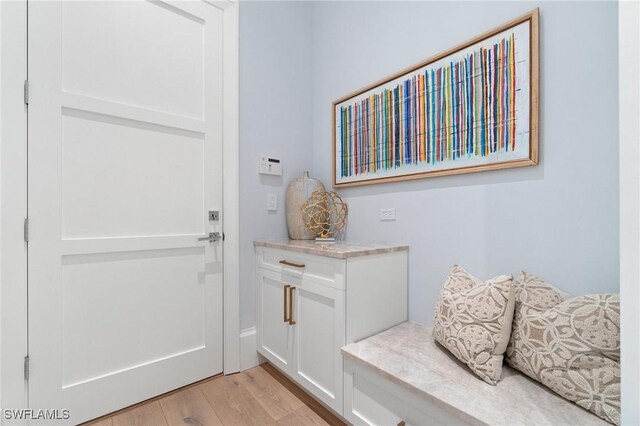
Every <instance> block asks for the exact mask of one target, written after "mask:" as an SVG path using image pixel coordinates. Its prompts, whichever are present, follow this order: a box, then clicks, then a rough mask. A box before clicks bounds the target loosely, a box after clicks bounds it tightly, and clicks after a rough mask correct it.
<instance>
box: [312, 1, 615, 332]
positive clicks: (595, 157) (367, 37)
mask: <svg viewBox="0 0 640 426" xmlns="http://www.w3.org/2000/svg"><path fill="white" fill-rule="evenodd" d="M538 6H539V7H540V39H541V44H540V63H541V67H540V71H541V72H540V74H541V81H540V99H541V103H540V144H541V146H540V149H541V151H540V152H541V161H540V165H538V166H536V167H528V168H522V169H510V170H503V171H492V172H483V173H474V174H468V175H459V176H452V177H437V178H431V179H423V180H419V181H411V182H403V183H389V184H379V185H371V186H368V187H359V188H351V189H344V190H341V191H340V193H341V194H342V195H343V197H344V198H345V199H346V201H347V202H348V204H349V224H348V236H347V238H349V239H352V240H381V241H398V242H405V243H408V244H409V245H410V246H411V248H410V283H409V299H410V300H409V312H410V317H411V318H412V319H414V320H416V321H419V322H421V323H430V322H431V319H432V313H433V308H434V306H435V303H436V301H437V296H438V291H439V288H440V286H441V284H442V282H443V280H444V278H445V275H446V273H447V271H448V269H449V268H450V267H451V265H452V264H454V263H459V264H461V265H463V266H464V267H466V268H468V269H469V270H470V271H471V272H473V273H474V274H477V275H478V276H479V277H483V278H489V277H491V276H493V275H496V274H501V273H513V274H516V273H518V272H519V270H521V269H525V270H527V271H530V272H532V273H535V274H539V275H541V276H543V277H544V278H546V279H547V280H549V281H550V282H553V283H555V284H556V285H557V286H558V287H560V288H562V289H564V290H565V291H568V292H570V293H574V294H584V293H590V292H605V291H618V286H619V283H618V121H617V120H618V111H617V108H618V95H617V87H618V86H617V71H618V65H617V64H618V62H617V60H618V57H617V42H618V40H617V5H616V4H615V3H591V2H584V3H583V2H538V3H528V2H496V3H491V2H406V3H405V2H318V3H315V4H314V10H313V17H314V31H313V68H314V74H313V75H314V77H313V88H312V91H311V95H312V96H313V125H314V151H313V169H312V171H313V173H314V174H315V175H316V176H318V177H320V178H321V179H322V180H323V181H324V182H326V183H328V182H330V181H331V102H332V101H333V100H335V99H337V98H339V97H342V96H344V95H345V94H348V93H351V92H353V91H355V90H357V89H359V88H360V87H362V86H365V85H368V84H370V83H372V82H375V81H377V80H379V79H381V78H383V77H385V76H386V75H389V74H392V73H394V72H397V71H398V70H401V69H403V68H405V67H407V66H410V65H412V64H414V63H416V62H419V61H421V60H423V59H425V58H427V57H429V56H431V55H434V54H436V53H438V52H440V51H443V50H445V49H448V48H450V47H451V46H454V45H456V44H458V43H460V42H463V41H465V40H467V39H469V38H472V37H474V36H475V35H477V34H480V33H482V32H484V31H486V30H488V29H491V28H492V27H495V26H497V25H499V24H501V23H503V22H506V21H508V20H510V19H512V18H515V17H517V16H519V15H520V14H522V13H524V12H527V11H529V10H531V9H533V8H535V7H538ZM387 207H393V208H395V209H396V216H397V220H396V221H395V222H380V221H379V220H378V210H379V209H380V208H387Z"/></svg>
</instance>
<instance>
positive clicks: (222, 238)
mask: <svg viewBox="0 0 640 426" xmlns="http://www.w3.org/2000/svg"><path fill="white" fill-rule="evenodd" d="M222 241H224V232H223V233H222Z"/></svg>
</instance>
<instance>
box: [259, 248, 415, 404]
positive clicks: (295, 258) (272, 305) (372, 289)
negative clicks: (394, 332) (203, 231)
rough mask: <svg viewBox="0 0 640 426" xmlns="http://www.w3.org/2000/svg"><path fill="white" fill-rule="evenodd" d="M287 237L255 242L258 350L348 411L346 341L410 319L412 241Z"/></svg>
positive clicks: (299, 381) (328, 401) (309, 388)
mask: <svg viewBox="0 0 640 426" xmlns="http://www.w3.org/2000/svg"><path fill="white" fill-rule="evenodd" d="M305 243H306V244H307V245H308V247H307V246H303V248H304V251H306V252H305V253H302V252H300V250H301V247H300V245H301V244H302V245H304V244H305ZM289 244H293V243H256V257H257V282H258V291H257V304H256V305H257V315H256V318H257V324H256V329H257V333H258V334H257V338H258V339H257V341H258V352H260V353H261V354H262V355H263V356H264V357H265V358H267V360H268V361H269V362H270V363H272V364H273V365H274V366H276V367H278V368H279V369H280V370H281V371H282V372H283V373H285V374H286V375H288V376H289V377H290V378H291V379H292V380H293V381H295V382H296V383H297V384H299V385H300V386H301V387H303V388H304V389H306V390H307V391H308V392H309V393H310V394H311V395H313V396H314V397H315V398H316V399H318V400H319V401H321V402H322V403H324V404H325V405H326V406H327V407H329V408H331V409H332V410H333V411H335V412H336V413H337V414H339V415H342V413H343V378H344V376H343V370H342V355H341V353H340V348H342V346H344V345H346V344H348V343H352V342H354V341H356V340H360V339H362V338H365V337H368V336H370V335H372V334H375V333H377V332H379V331H382V330H384V329H387V328H389V327H392V326H394V325H396V324H399V323H401V322H403V321H405V320H406V319H407V248H406V247H402V246H401V247H398V246H390V247H385V248H380V247H379V246H376V247H375V248H372V247H370V246H355V247H354V246H352V245H349V246H346V245H344V243H342V244H341V243H336V245H333V246H327V247H328V248H324V249H321V248H320V246H316V245H315V243H314V242H302V243H301V242H296V243H295V244H297V245H295V246H290V245H289ZM264 245H268V246H266V247H265V246H264ZM274 246H275V247H274ZM309 251H312V253H309Z"/></svg>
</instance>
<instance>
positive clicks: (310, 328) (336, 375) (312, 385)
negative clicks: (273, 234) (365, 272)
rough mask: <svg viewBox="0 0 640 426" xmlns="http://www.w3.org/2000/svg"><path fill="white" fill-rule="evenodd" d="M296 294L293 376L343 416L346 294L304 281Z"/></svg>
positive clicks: (313, 282)
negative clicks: (342, 353) (341, 350)
mask: <svg viewBox="0 0 640 426" xmlns="http://www.w3.org/2000/svg"><path fill="white" fill-rule="evenodd" d="M294 293H295V299H294V319H295V321H296V324H295V326H294V327H295V329H296V334H295V344H294V359H295V362H294V366H295V373H294V375H295V377H296V379H297V380H298V381H299V383H301V384H302V385H303V386H304V387H306V388H307V389H309V390H310V391H311V392H313V394H314V395H316V396H318V397H319V398H320V399H321V400H322V402H324V403H325V404H327V405H329V406H330V407H331V408H333V409H334V410H335V411H336V412H338V413H340V414H341V413H342V355H341V353H340V348H341V347H342V346H344V345H345V340H344V339H345V338H344V335H345V330H344V292H343V291H340V290H336V289H335V288H332V287H329V286H326V285H323V284H319V283H316V282H315V281H313V280H311V279H304V280H303V281H302V283H301V285H300V286H299V288H297V289H296V290H295V292H294Z"/></svg>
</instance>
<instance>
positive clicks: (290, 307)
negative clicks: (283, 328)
mask: <svg viewBox="0 0 640 426" xmlns="http://www.w3.org/2000/svg"><path fill="white" fill-rule="evenodd" d="M295 289H296V288H295V287H291V288H290V289H289V325H294V324H295V323H296V322H295V320H294V319H293V290H295Z"/></svg>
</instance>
